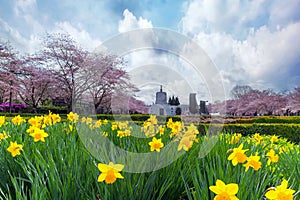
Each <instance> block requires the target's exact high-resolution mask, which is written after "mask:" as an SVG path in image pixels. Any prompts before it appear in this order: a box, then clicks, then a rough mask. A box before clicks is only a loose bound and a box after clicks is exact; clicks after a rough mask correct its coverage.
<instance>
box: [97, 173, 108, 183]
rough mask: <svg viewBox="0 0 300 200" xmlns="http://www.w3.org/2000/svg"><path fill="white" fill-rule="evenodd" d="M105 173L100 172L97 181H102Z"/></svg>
mask: <svg viewBox="0 0 300 200" xmlns="http://www.w3.org/2000/svg"><path fill="white" fill-rule="evenodd" d="M105 177H106V174H105V173H101V174H100V175H99V176H98V182H103V181H104V180H105Z"/></svg>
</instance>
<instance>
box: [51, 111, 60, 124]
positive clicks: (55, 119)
mask: <svg viewBox="0 0 300 200" xmlns="http://www.w3.org/2000/svg"><path fill="white" fill-rule="evenodd" d="M49 115H50V116H51V118H52V123H53V124H56V123H58V122H60V121H61V118H60V116H59V114H52V113H51V112H50V113H49Z"/></svg>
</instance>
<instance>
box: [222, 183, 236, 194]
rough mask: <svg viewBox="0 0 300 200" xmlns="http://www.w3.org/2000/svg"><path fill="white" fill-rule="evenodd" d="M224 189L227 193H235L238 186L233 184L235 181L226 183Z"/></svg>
mask: <svg viewBox="0 0 300 200" xmlns="http://www.w3.org/2000/svg"><path fill="white" fill-rule="evenodd" d="M225 190H226V191H227V193H228V194H229V195H235V194H237V193H238V191H239V186H238V185H237V184H235V183H230V184H228V185H226V189H225Z"/></svg>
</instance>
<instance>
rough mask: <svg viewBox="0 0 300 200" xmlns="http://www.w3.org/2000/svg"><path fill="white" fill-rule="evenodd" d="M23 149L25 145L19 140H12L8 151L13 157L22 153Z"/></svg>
mask: <svg viewBox="0 0 300 200" xmlns="http://www.w3.org/2000/svg"><path fill="white" fill-rule="evenodd" d="M21 150H23V145H21V144H18V143H17V142H10V145H9V147H8V148H7V151H8V152H10V153H11V155H12V157H15V156H16V155H20V154H21V153H20V151H21Z"/></svg>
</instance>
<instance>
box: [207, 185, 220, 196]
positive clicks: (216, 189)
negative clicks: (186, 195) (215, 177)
mask: <svg viewBox="0 0 300 200" xmlns="http://www.w3.org/2000/svg"><path fill="white" fill-rule="evenodd" d="M209 189H210V190H211V191H212V192H213V193H215V194H221V193H222V192H223V190H222V189H220V188H219V187H217V186H209Z"/></svg>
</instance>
